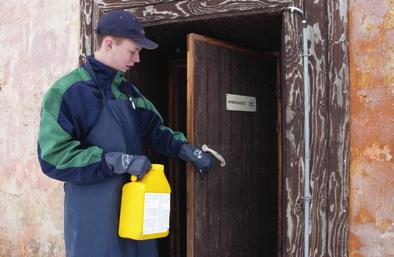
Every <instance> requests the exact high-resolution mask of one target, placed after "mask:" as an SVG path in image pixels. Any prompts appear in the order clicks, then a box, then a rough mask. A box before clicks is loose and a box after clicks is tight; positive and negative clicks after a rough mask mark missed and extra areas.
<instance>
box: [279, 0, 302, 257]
mask: <svg viewBox="0 0 394 257" xmlns="http://www.w3.org/2000/svg"><path fill="white" fill-rule="evenodd" d="M300 2H301V1H298V2H297V3H294V5H295V6H298V7H301V8H302V5H301V3H300ZM300 24H301V19H300V17H299V16H298V15H294V14H291V13H289V12H285V13H284V15H283V26H282V33H283V35H282V39H283V41H282V58H281V59H282V76H283V79H282V83H283V84H282V90H283V93H282V94H283V104H284V107H283V108H284V117H283V121H282V124H283V125H282V127H283V129H284V132H283V133H284V136H283V173H284V174H283V175H284V187H285V191H284V194H285V195H284V199H283V202H284V205H285V209H284V214H283V217H285V222H284V230H285V231H284V237H283V238H282V240H283V241H282V242H283V245H282V249H283V256H295V257H296V256H297V257H298V256H299V257H301V256H303V241H304V240H303V220H304V219H303V187H304V184H303V183H304V181H303V156H304V150H303V149H304V146H303V139H302V137H303V92H302V91H303V90H302V88H303V75H302V72H303V70H302V67H303V66H302V58H301V54H302V45H301V28H300Z"/></svg>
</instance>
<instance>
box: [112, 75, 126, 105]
mask: <svg viewBox="0 0 394 257" xmlns="http://www.w3.org/2000/svg"><path fill="white" fill-rule="evenodd" d="M123 81H126V79H125V78H124V73H123V72H121V71H118V72H117V73H116V75H115V78H114V80H113V81H112V84H111V90H112V93H113V94H114V96H115V98H116V99H122V100H127V96H126V95H125V94H123V93H122V92H120V90H119V85H120V84H121V83H122V82H123Z"/></svg>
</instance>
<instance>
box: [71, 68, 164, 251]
mask: <svg viewBox="0 0 394 257" xmlns="http://www.w3.org/2000/svg"><path fill="white" fill-rule="evenodd" d="M83 67H84V68H85V69H86V70H87V71H88V72H89V74H90V76H91V77H92V78H93V80H94V81H95V83H96V85H97V86H98V88H99V90H100V93H101V96H102V101H103V105H102V110H101V113H100V116H99V118H98V120H97V122H96V124H95V126H94V127H93V129H92V130H91V131H90V133H89V134H88V136H87V138H86V139H85V142H84V144H85V145H95V146H98V147H100V148H102V149H103V150H104V152H123V153H127V154H138V155H141V154H143V143H142V138H141V133H140V131H139V127H138V125H137V124H136V120H137V117H136V114H135V111H134V109H133V107H132V105H131V103H130V102H129V101H127V100H112V99H106V98H105V97H104V94H103V92H102V89H101V88H100V85H99V84H98V81H97V79H96V76H95V74H94V72H93V69H92V68H91V66H90V64H89V63H88V62H87V63H86V64H85V65H84V66H83ZM129 181H130V175H128V174H125V175H114V176H113V177H110V178H106V179H105V180H104V181H103V182H101V183H96V184H90V185H76V184H72V183H68V182H67V183H65V184H64V191H65V199H64V228H65V229H64V238H65V245H66V253H67V257H158V253H157V245H156V240H144V241H135V240H131V239H124V238H120V237H119V236H118V224H119V212H120V200H121V191H122V186H123V185H124V184H125V183H127V182H129Z"/></svg>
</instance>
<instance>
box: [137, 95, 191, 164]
mask: <svg viewBox="0 0 394 257" xmlns="http://www.w3.org/2000/svg"><path fill="white" fill-rule="evenodd" d="M134 100H135V103H136V106H137V107H140V108H137V109H138V112H139V124H140V128H141V130H142V134H143V137H144V142H145V145H146V146H148V147H151V148H152V149H153V150H154V151H156V152H158V153H160V154H163V155H165V156H168V157H178V155H179V151H180V149H181V147H182V145H183V144H185V143H186V138H185V136H184V135H183V133H181V132H174V131H173V130H171V129H170V128H168V127H166V126H164V124H163V119H162V117H161V115H160V114H159V112H158V111H157V110H156V108H155V107H154V105H153V104H152V103H151V102H150V101H149V100H148V99H146V98H145V97H143V96H142V97H140V98H137V99H134Z"/></svg>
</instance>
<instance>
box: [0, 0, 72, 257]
mask: <svg viewBox="0 0 394 257" xmlns="http://www.w3.org/2000/svg"><path fill="white" fill-rule="evenodd" d="M0 17H1V19H0V27H1V34H0V45H1V46H2V49H1V51H0V110H1V112H0V131H1V133H0V257H5V256H7V257H12V256H18V257H19V256H29V257H35V256H39V257H47V256H48V257H49V256H64V255H65V254H64V243H63V185H62V183H60V182H56V181H54V180H51V179H49V178H48V177H46V176H45V175H43V173H42V172H41V170H40V168H39V164H38V160H37V154H36V148H37V146H36V141H37V133H38V125H39V115H40V104H41V99H42V96H43V94H44V92H45V91H46V90H47V88H48V87H49V86H50V85H51V83H53V82H54V81H55V80H56V79H57V78H59V77H60V76H61V75H62V74H64V73H66V72H68V71H69V70H71V69H72V68H74V67H76V66H77V65H78V55H79V1H77V0H72V1H51V0H14V1H0Z"/></svg>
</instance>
